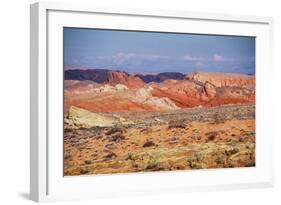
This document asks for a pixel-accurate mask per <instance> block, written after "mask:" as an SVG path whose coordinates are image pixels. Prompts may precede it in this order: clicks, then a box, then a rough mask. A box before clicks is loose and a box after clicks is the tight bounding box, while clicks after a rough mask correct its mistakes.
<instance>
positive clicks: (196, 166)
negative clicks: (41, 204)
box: [30, 3, 273, 201]
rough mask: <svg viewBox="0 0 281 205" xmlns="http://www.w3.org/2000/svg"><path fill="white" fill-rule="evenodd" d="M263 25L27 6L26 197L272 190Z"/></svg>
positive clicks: (266, 23) (214, 17)
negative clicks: (28, 165) (28, 168)
mask: <svg viewBox="0 0 281 205" xmlns="http://www.w3.org/2000/svg"><path fill="white" fill-rule="evenodd" d="M272 24H273V20H272V19H271V18H269V17H253V16H235V15H222V14H203V13H193V12H183V11H155V10H134V9H121V8H118V9H117V8H97V7H95V6H94V5H80V4H77V5H75V4H62V3H36V4H33V5H31V37H30V38H31V41H30V42H31V99H30V101H31V140H30V144H31V150H30V152H31V153H30V159H31V173H30V174H31V177H30V178H31V183H30V189H31V191H30V197H31V199H32V200H35V201H51V200H70V199H81V198H99V197H114V196H129V195H138V194H151V193H156V194H157V193H175V192H188V191H204V190H221V189H233V188H251V187H267V186H272V183H273V174H272V173H273V164H272V157H273V154H272V149H273V146H272V144H273V137H272V133H271V129H270V120H271V113H270V112H267V110H266V107H268V106H270V101H269V93H268V92H267V90H268V89H270V82H269V81H270V80H269V79H270V78H269V77H270V72H268V71H269V70H270V69H272V65H271V62H272V53H271V52H272V44H273V43H272Z"/></svg>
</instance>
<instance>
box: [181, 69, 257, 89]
mask: <svg viewBox="0 0 281 205" xmlns="http://www.w3.org/2000/svg"><path fill="white" fill-rule="evenodd" d="M186 79H187V80H194V81H199V82H202V83H206V82H210V83H212V84H213V85H215V86H217V87H225V86H229V87H243V88H254V86H255V76H254V75H245V74H234V73H208V72H194V73H192V74H190V75H187V77H186Z"/></svg>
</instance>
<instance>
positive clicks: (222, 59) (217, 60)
mask: <svg viewBox="0 0 281 205" xmlns="http://www.w3.org/2000/svg"><path fill="white" fill-rule="evenodd" d="M213 61H215V62H219V61H224V58H223V57H222V56H221V55H218V54H216V53H215V54H214V55H213Z"/></svg>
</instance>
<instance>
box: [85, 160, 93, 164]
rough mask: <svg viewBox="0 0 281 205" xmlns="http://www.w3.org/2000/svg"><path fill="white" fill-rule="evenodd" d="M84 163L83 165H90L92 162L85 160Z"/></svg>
mask: <svg viewBox="0 0 281 205" xmlns="http://www.w3.org/2000/svg"><path fill="white" fill-rule="evenodd" d="M84 163H85V164H92V161H91V160H85V161H84Z"/></svg>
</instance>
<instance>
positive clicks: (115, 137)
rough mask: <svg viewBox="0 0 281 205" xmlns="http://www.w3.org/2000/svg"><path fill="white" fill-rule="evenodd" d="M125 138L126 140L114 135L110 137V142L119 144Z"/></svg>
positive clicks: (123, 136) (119, 135) (120, 135)
mask: <svg viewBox="0 0 281 205" xmlns="http://www.w3.org/2000/svg"><path fill="white" fill-rule="evenodd" d="M125 138H126V137H125V135H122V134H116V135H113V136H111V138H110V140H111V141H114V142H119V141H121V140H124V139H125Z"/></svg>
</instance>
